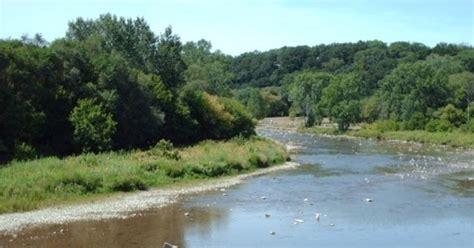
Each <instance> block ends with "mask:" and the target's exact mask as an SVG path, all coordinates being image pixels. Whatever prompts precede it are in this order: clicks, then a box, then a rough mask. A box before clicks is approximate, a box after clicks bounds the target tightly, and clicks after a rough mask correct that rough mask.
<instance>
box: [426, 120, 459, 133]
mask: <svg viewBox="0 0 474 248" xmlns="http://www.w3.org/2000/svg"><path fill="white" fill-rule="evenodd" d="M453 128H454V127H453V125H452V124H451V123H450V122H449V121H447V120H431V121H429V122H428V123H427V124H426V126H425V130H426V131H428V132H451V131H452V130H453Z"/></svg>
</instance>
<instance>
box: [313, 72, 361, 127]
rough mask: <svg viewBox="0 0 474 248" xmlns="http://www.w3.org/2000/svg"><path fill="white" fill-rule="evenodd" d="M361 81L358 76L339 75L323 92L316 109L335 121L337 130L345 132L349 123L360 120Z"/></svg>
mask: <svg viewBox="0 0 474 248" xmlns="http://www.w3.org/2000/svg"><path fill="white" fill-rule="evenodd" d="M362 85H363V81H362V78H361V76H360V75H358V74H354V73H350V74H340V75H337V76H336V77H334V78H333V79H332V80H331V83H330V84H329V86H328V87H326V88H325V89H324V90H323V94H322V97H321V101H320V103H319V104H318V106H317V108H318V109H319V111H321V112H325V113H326V114H327V115H328V116H329V117H330V118H331V119H332V120H334V121H336V122H337V124H338V128H339V130H341V131H345V130H347V129H348V128H349V126H350V124H351V123H355V122H357V121H359V119H360V113H361V107H360V101H359V100H360V97H361V93H360V91H361V89H362Z"/></svg>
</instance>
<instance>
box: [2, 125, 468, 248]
mask: <svg viewBox="0 0 474 248" xmlns="http://www.w3.org/2000/svg"><path fill="white" fill-rule="evenodd" d="M258 132H259V134H260V135H262V136H265V137H271V138H273V139H276V140H278V141H280V142H282V143H285V144H289V145H290V146H292V147H293V148H296V150H295V152H294V153H293V154H292V160H293V161H296V162H299V163H300V164H301V166H300V167H299V168H297V169H294V170H288V171H280V172H276V173H273V174H269V175H264V176H260V177H257V178H253V179H250V180H248V181H246V182H245V183H244V184H241V185H238V186H235V187H232V188H229V189H227V190H225V191H220V190H219V191H213V192H208V193H205V194H199V195H192V196H188V197H185V198H184V199H182V201H180V202H179V203H177V204H174V205H171V206H168V207H165V208H160V209H151V210H148V211H144V212H140V213H136V214H134V215H133V216H131V217H129V218H125V219H112V220H105V221H104V220H102V221H80V222H73V223H69V224H64V225H49V226H43V227H37V228H31V229H26V230H24V231H22V232H21V233H19V234H17V236H16V237H11V236H4V237H3V238H2V237H0V247H2V246H5V247H9V246H15V247H23V246H34V247H162V245H163V243H164V242H165V241H166V242H169V243H171V244H175V245H178V246H179V247H474V152H473V151H462V150H455V149H452V148H443V147H435V146H422V145H415V144H404V143H390V142H383V143H381V142H377V141H371V140H364V139H346V138H328V137H318V136H312V135H308V134H300V133H296V132H291V131H281V130H280V131H279V130H272V129H270V128H261V129H259V131H258ZM184 213H189V216H185V215H184ZM317 214H319V220H318V219H317V218H316V215H317ZM6 240H9V241H11V242H9V241H6ZM2 241H3V243H2Z"/></svg>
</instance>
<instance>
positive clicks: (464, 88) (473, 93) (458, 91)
mask: <svg viewBox="0 0 474 248" xmlns="http://www.w3.org/2000/svg"><path fill="white" fill-rule="evenodd" d="M448 87H449V89H450V92H451V97H452V101H453V103H454V104H455V105H456V106H458V107H460V108H463V109H466V119H467V120H466V122H469V120H470V117H471V116H470V112H471V109H470V105H471V103H472V102H473V101H474V73H471V72H462V73H457V74H453V75H450V76H449V84H448Z"/></svg>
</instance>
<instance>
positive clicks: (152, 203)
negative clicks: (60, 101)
mask: <svg viewBox="0 0 474 248" xmlns="http://www.w3.org/2000/svg"><path fill="white" fill-rule="evenodd" d="M296 166H298V164H297V163H294V162H287V163H285V164H283V165H278V166H273V167H270V168H265V169H260V170H257V171H255V172H251V173H247V174H242V175H238V176H235V177H228V178H221V179H212V180H209V181H207V182H203V183H200V184H197V185H192V186H191V185H190V186H184V187H179V188H178V187H174V188H167V189H153V190H149V191H144V192H136V193H130V194H126V195H123V196H120V197H112V198H108V199H104V200H101V201H99V202H93V203H83V204H76V205H66V206H59V207H51V208H45V209H40V210H34V211H29V212H23V213H12V214H4V215H0V233H6V234H13V233H16V232H18V231H20V230H22V229H23V228H25V227H32V226H38V225H44V224H62V223H66V222H71V221H78V220H90V219H107V218H126V217H127V216H129V215H130V214H132V213H133V212H137V211H141V210H146V209H150V208H159V207H163V206H166V205H169V204H172V203H175V202H177V201H178V200H179V199H180V197H183V196H186V195H190V194H196V193H201V192H206V191H212V190H218V189H221V188H227V187H231V186H234V185H237V184H240V183H242V182H243V181H245V180H246V179H249V178H252V177H256V176H260V175H264V174H268V173H271V172H275V171H280V170H288V169H293V168H295V167H296Z"/></svg>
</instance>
